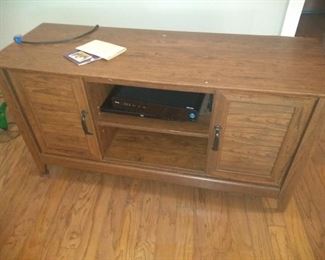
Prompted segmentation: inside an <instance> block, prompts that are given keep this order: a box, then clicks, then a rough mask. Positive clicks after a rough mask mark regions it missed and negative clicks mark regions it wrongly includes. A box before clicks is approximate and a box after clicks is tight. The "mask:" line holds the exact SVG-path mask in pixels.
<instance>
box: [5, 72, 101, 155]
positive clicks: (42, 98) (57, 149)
mask: <svg viewBox="0 0 325 260" xmlns="http://www.w3.org/2000/svg"><path fill="white" fill-rule="evenodd" d="M9 76H10V79H11V81H12V83H13V88H14V89H15V91H16V93H17V96H18V99H19V102H20V104H21V105H22V107H23V112H22V113H23V114H24V115H25V116H26V119H27V121H28V122H29V124H30V127H31V129H32V130H33V132H34V135H35V137H36V139H37V141H38V144H39V145H40V149H41V152H43V153H52V154H60V155H65V156H73V157H78V158H91V159H100V157H101V156H100V152H99V148H98V143H97V138H96V133H94V131H95V130H94V126H93V121H92V117H91V113H90V111H89V106H88V104H87V99H86V96H85V93H84V92H83V91H84V88H83V83H82V81H81V79H80V78H74V77H68V76H57V75H53V74H42V73H30V72H26V73H24V72H17V71H10V72H9ZM81 111H86V112H87V122H86V124H87V127H88V129H89V131H90V132H92V133H93V135H86V134H85V133H84V130H83V129H82V127H81V115H80V112H81Z"/></svg>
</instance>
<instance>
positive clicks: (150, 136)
mask: <svg viewBox="0 0 325 260" xmlns="http://www.w3.org/2000/svg"><path fill="white" fill-rule="evenodd" d="M104 160H106V161H110V160H114V161H116V160H118V161H124V162H126V163H133V164H134V163H136V164H141V165H142V166H148V167H149V166H153V167H158V168H159V167H160V168H165V169H166V167H167V168H168V167H169V168H174V169H175V168H177V169H180V168H181V169H188V170H191V171H196V172H197V173H202V174H203V173H204V172H205V170H206V161H207V139H203V138H197V137H186V136H176V135H169V134H159V133H150V132H143V131H137V130H127V129H118V130H117V131H116V133H115V136H114V138H113V140H112V142H111V144H110V145H109V147H108V148H107V150H106V152H105V155H104Z"/></svg>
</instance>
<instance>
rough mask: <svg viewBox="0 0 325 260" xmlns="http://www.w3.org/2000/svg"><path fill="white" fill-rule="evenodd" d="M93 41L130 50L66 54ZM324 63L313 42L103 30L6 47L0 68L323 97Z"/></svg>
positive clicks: (68, 32) (68, 30) (44, 35)
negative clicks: (97, 56)
mask: <svg viewBox="0 0 325 260" xmlns="http://www.w3.org/2000/svg"><path fill="white" fill-rule="evenodd" d="M90 28H91V27H87V26H76V25H63V24H41V25H40V26H39V27H37V28H36V29H34V30H33V31H32V32H31V33H28V34H27V35H26V36H25V39H27V40H34V41H37V40H50V39H62V38H66V37H69V36H74V35H78V34H80V33H83V32H85V31H88V30H89V29H90ZM93 39H98V40H103V41H107V42H111V43H114V44H118V45H121V46H124V47H126V48H127V51H126V52H125V53H123V54H122V55H120V56H119V57H117V58H115V59H113V60H111V61H104V60H101V61H97V62H94V63H92V64H88V65H86V66H76V65H75V64H73V63H72V62H69V61H68V60H66V59H65V58H64V57H63V55H64V54H66V53H68V52H70V51H71V50H73V49H74V48H75V47H77V46H79V45H81V44H84V43H86V42H89V41H91V40H93ZM49 61H51V62H49ZM324 63H325V54H324V51H323V50H322V46H321V45H320V44H319V42H318V41H317V40H315V39H304V38H289V37H279V36H250V35H226V34H211V33H210V34H209V33H189V32H172V31H154V30H135V29H119V28H105V27H100V28H99V29H98V30H97V31H96V32H95V33H93V34H91V35H89V36H87V37H84V38H82V39H79V40H76V41H72V42H69V43H65V44H53V45H17V44H11V45H10V46H9V47H8V48H5V49H4V50H3V51H1V53H0V67H4V68H17V69H23V70H33V71H41V72H54V73H58V74H68V75H79V76H84V77H89V78H96V79H103V80H104V81H106V82H110V81H114V82H115V83H122V84H123V83H125V84H127V83H130V81H131V82H133V84H138V85H140V86H141V85H143V84H145V85H148V86H150V85H152V87H160V88H161V87H165V88H167V87H171V86H173V88H175V85H176V86H181V87H182V88H183V89H184V88H185V89H188V90H189V91H190V90H191V88H192V87H193V86H196V87H199V88H200V89H202V91H203V90H204V91H207V92H209V91H210V92H211V90H213V89H216V88H223V89H245V90H254V91H261V92H279V93H298V94H311V95H322V96H324V95H325V87H324V86H325V85H324V84H325V74H324V73H323V72H324ZM305 68H308V70H306V69H305ZM114 82H112V83H114ZM158 83H159V84H160V86H158V85H157V84H158Z"/></svg>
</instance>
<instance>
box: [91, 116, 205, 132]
mask: <svg viewBox="0 0 325 260" xmlns="http://www.w3.org/2000/svg"><path fill="white" fill-rule="evenodd" d="M97 123H98V125H100V126H111V127H118V128H126V129H133V130H141V131H148V132H155V133H166V134H173V135H183V136H193V137H200V138H208V132H209V123H210V115H209V114H204V115H200V117H199V118H198V120H197V121H196V122H180V121H167V120H160V119H152V118H141V117H135V116H129V115H119V114H114V113H100V114H99V116H98V118H97Z"/></svg>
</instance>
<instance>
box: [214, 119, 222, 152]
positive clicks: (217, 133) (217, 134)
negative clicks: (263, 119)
mask: <svg viewBox="0 0 325 260" xmlns="http://www.w3.org/2000/svg"><path fill="white" fill-rule="evenodd" d="M221 129H222V127H221V126H220V125H216V126H215V127H214V140H213V145H212V150H214V151H218V149H219V143H220V136H221Z"/></svg>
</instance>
